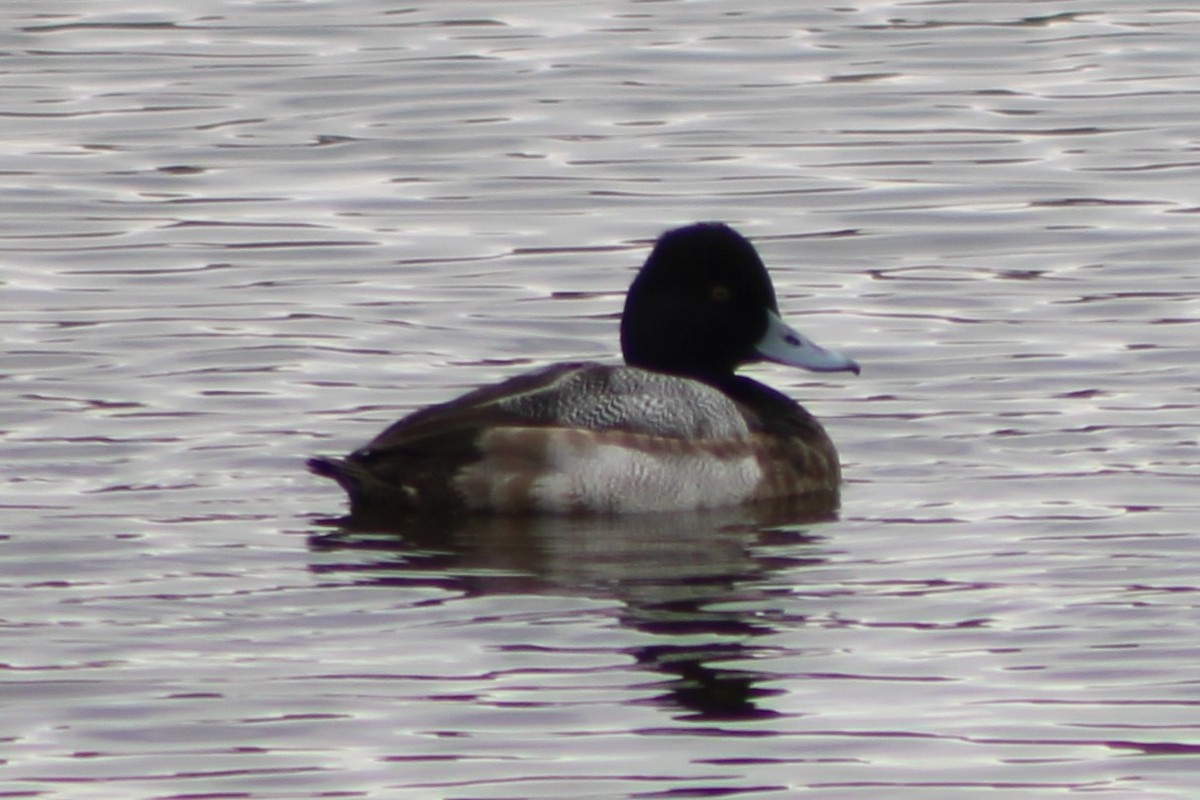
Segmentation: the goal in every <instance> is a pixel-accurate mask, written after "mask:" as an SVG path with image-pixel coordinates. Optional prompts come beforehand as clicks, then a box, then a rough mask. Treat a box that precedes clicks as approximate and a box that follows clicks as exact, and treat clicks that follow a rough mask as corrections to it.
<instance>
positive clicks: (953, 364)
mask: <svg viewBox="0 0 1200 800" xmlns="http://www.w3.org/2000/svg"><path fill="white" fill-rule="evenodd" d="M0 18H2V19H3V23H4V24H3V26H0V51H2V52H3V54H4V58H3V61H2V62H0V79H2V81H3V86H4V96H5V103H4V105H3V108H2V109H0V186H2V189H3V190H2V192H0V204H2V205H3V214H2V215H0V297H3V303H2V304H0V326H2V327H0V332H2V334H3V343H4V346H3V357H2V361H0V388H2V389H3V391H2V392H0V442H2V448H3V449H2V452H3V456H4V457H3V459H2V460H0V486H2V487H3V488H2V490H0V491H2V494H0V508H2V510H3V517H2V518H3V526H2V530H0V796H2V797H39V798H42V797H45V798H113V797H120V798H199V797H205V798H217V797H239V798H318V797H322V798H327V797H371V798H456V799H467V798H471V799H474V798H572V799H573V800H581V799H582V798H609V797H631V798H632V797H638V798H683V797H726V796H732V797H749V798H755V800H760V799H761V800H768V799H769V800H775V799H776V798H794V797H803V798H807V799H808V800H825V799H826V798H878V797H888V798H890V799H891V800H900V799H904V798H912V799H913V800H941V799H942V798H945V799H946V800H951V799H953V800H960V799H961V798H966V797H976V796H978V797H986V798H989V799H991V798H995V799H996V800H1000V799H1003V800H1008V799H1009V798H1034V797H1036V798H1045V797H1065V796H1080V795H1082V796H1089V797H1091V796H1096V797H1104V798H1121V799H1122V800H1125V799H1128V800H1162V799H1163V798H1195V797H1197V796H1198V794H1200V777H1198V776H1200V673H1198V671H1197V664H1198V663H1200V624H1198V623H1200V536H1198V531H1197V523H1196V519H1197V512H1198V510H1200V491H1198V489H1200V483H1198V481H1197V478H1198V477H1200V445H1198V441H1200V438H1198V429H1200V411H1198V408H1197V407H1198V404H1200V393H1198V387H1200V380H1198V379H1197V377H1196V373H1197V367H1196V364H1197V358H1198V347H1197V342H1198V340H1200V337H1198V334H1200V281H1198V275H1200V271H1198V270H1197V268H1196V264H1195V260H1196V257H1197V253H1198V252H1200V247H1198V243H1200V241H1198V237H1197V222H1198V221H1200V216H1198V214H1200V196H1198V191H1197V186H1198V185H1200V88H1198V87H1200V52H1198V50H1197V47H1196V43H1197V41H1200V8H1198V7H1196V6H1195V5H1194V4H1191V3H1186V2H1185V3H1174V4H1170V3H1154V2H1150V3H1120V2H1113V1H1112V0H1097V1H1096V2H1093V3H1090V4H1088V5H1084V6H1081V5H1078V4H1071V3H1066V2H1057V0H1045V1H1044V2H1028V1H1025V2H990V1H984V2H971V3H965V2H964V3H930V2H875V0H854V1H853V2H849V3H834V4H829V5H824V4H819V3H814V4H805V3H794V2H784V1H783V0H756V1H755V2H746V3H738V4H726V3H717V2H685V1H684V0H661V1H659V2H638V1H637V0H589V2H587V3H583V2H576V1H572V0H567V1H566V2H548V1H547V2H512V3H487V2H457V1H455V0H451V1H449V2H439V3H419V2H418V3H412V4H407V5H404V4H396V3H393V2H381V1H375V0H354V1H352V2H339V3H335V2H302V1H301V0H296V1H295V2H285V1H281V2H251V1H250V0H241V1H239V2H235V1H234V0H229V1H228V2H221V1H220V0H187V2H183V0H159V1H158V2H155V3H152V4H145V3H134V2H107V3H95V2H82V1H76V2H71V0H46V1H45V2H38V3H10V4H7V5H6V6H5V7H4V8H3V9H2V10H0ZM698 219H721V220H725V221H727V222H729V223H731V224H733V225H734V226H735V227H737V228H738V229H739V230H741V231H743V232H744V233H746V234H747V235H748V236H750V237H751V238H752V239H754V241H755V242H756V243H757V244H758V246H759V248H760V251H761V252H762V254H763V256H764V258H765V260H766V261H767V263H768V265H769V266H770V267H771V270H772V274H773V276H774V279H775V284H776V287H777V290H778V292H779V295H780V303H781V306H782V307H783V310H784V312H785V316H787V317H789V318H790V319H791V320H792V321H793V322H796V323H798V326H799V327H800V328H801V329H803V330H804V331H805V332H807V333H809V334H811V335H812V336H813V337H814V338H815V339H816V340H817V341H819V342H822V343H824V344H826V345H828V346H831V347H837V348H838V349H841V350H843V351H844V352H846V353H848V354H851V355H853V356H854V357H855V358H856V359H857V360H858V361H859V362H861V363H862V365H863V367H864V371H863V374H862V375H861V376H859V377H854V376H851V375H841V374H839V375H831V376H819V375H812V374H808V373H800V372H795V371H789V370H786V369H783V368H775V367H756V368H754V369H752V370H751V372H752V373H753V374H755V375H756V376H758V377H760V378H761V379H762V380H765V381H767V382H769V383H771V384H773V385H775V386H777V387H779V388H781V389H784V390H786V391H787V392H788V393H789V394H790V395H792V396H794V397H796V398H797V399H799V400H801V401H802V402H804V403H805V405H806V406H807V407H808V408H810V409H811V410H812V411H813V412H814V413H816V414H817V415H818V416H819V417H820V418H821V419H822V420H824V421H825V422H826V424H827V427H828V429H829V430H830V433H831V434H832V436H833V438H834V440H835V441H836V442H837V443H838V447H839V449H840V451H841V453H842V456H843V460H844V462H845V464H844V466H845V473H846V477H847V484H846V487H845V490H844V492H843V496H842V503H841V507H840V509H839V510H838V512H837V513H836V514H834V515H824V516H821V515H805V514H791V515H787V516H780V517H775V518H762V517H758V516H754V515H750V514H749V513H748V512H745V511H731V512H729V513H728V514H720V515H715V516H709V517H691V516H689V515H664V516H658V515H650V516H647V517H642V518H629V519H614V520H602V521H596V520H592V521H587V520H574V521H564V520H557V521H556V520H545V521H537V522H530V521H526V522H519V521H511V520H510V521H503V520H493V521H489V522H485V523H480V524H477V525H472V526H464V527H461V528H459V529H456V530H444V529H439V530H431V531H425V532H424V533H425V535H424V536H419V537H412V536H409V537H405V538H401V537H397V536H395V535H389V534H387V533H382V532H353V531H345V530H341V529H339V528H337V527H335V526H332V525H331V524H330V523H328V522H327V521H326V520H328V518H331V517H336V516H338V515H339V514H341V513H342V512H343V510H344V507H345V506H344V498H343V497H342V495H341V493H340V492H339V491H338V490H337V488H336V487H335V486H333V485H332V484H330V483H328V482H325V481H321V480H319V479H317V478H315V477H312V476H310V475H308V474H306V473H305V472H304V470H303V466H302V465H303V460H304V458H305V457H307V456H309V455H311V454H315V453H334V454H336V453H341V452H345V451H347V450H349V449H351V448H353V447H355V446H357V445H359V444H361V443H362V442H364V441H365V440H366V439H368V438H370V437H371V436H372V435H374V434H375V433H376V432H377V431H378V430H379V429H380V428H382V427H383V425H385V424H386V423H388V422H390V421H391V420H393V419H395V418H398V417H399V416H401V415H403V414H404V413H406V412H408V411H410V410H412V409H415V408H418V407H420V406H422V405H425V404H427V403H430V402H435V401H438V400H444V399H447V398H449V397H452V396H454V395H455V394H457V393H459V392H461V391H463V390H464V389H466V388H468V387H470V386H473V385H476V384H478V383H481V382H485V381H491V380H496V379H499V378H501V377H504V376H507V375H510V374H513V373H514V372H516V371H519V370H523V369H527V368H529V367H531V366H536V365H540V364H545V363H549V362H553V361H557V360H564V359H579V358H588V359H601V360H615V359H617V358H618V357H619V353H618V349H617V334H616V330H617V320H618V315H619V311H620V307H621V302H622V299H623V296H624V292H625V289H626V287H627V286H628V283H629V280H630V279H631V277H632V275H633V272H634V270H635V269H636V268H637V267H638V266H639V265H640V263H641V261H642V259H643V258H644V257H645V254H646V251H647V247H648V245H649V243H650V242H651V241H652V240H653V239H654V237H655V236H656V235H657V234H658V233H659V232H660V231H661V230H663V229H665V228H667V227H671V226H674V225H677V224H681V223H686V222H689V221H693V220H698Z"/></svg>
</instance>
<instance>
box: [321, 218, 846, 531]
mask: <svg viewBox="0 0 1200 800" xmlns="http://www.w3.org/2000/svg"><path fill="white" fill-rule="evenodd" d="M621 349H622V351H623V352H624V355H625V365H624V366H618V365H607V364H597V363H593V362H578V363H569V364H555V365H552V366H548V367H544V368H542V369H538V370H535V371H532V372H527V373H524V374H521V375H517V376H515V377H513V378H509V379H508V380H506V381H503V382H501V383H498V384H494V385H491V386H484V387H482V388H479V389H476V390H475V391H472V392H469V393H467V394H465V395H463V396H462V397H459V398H457V399H455V400H451V401H450V402H447V403H442V404H440V405H435V406H431V407H429V408H425V409H422V410H420V411H417V412H415V413H413V414H411V415H409V416H407V417H405V418H404V419H401V420H400V421H399V422H396V423H394V424H393V425H391V426H390V427H388V428H387V429H386V430H384V431H383V432H382V433H381V434H379V435H378V436H377V437H375V439H373V440H372V441H371V442H369V443H368V444H367V445H366V446H364V447H362V448H359V449H358V450H355V451H354V452H353V453H351V454H350V455H349V456H347V457H345V458H324V457H319V458H313V459H310V460H309V462H308V468H309V470H311V471H312V472H313V473H315V474H317V475H321V476H324V477H327V478H332V479H333V480H335V481H337V482H338V483H339V484H340V485H341V486H342V488H343V489H345V490H346V492H347V493H348V494H349V496H350V504H351V509H352V511H355V512H359V511H371V512H376V511H398V512H443V511H474V512H482V513H552V514H553V513H625V512H641V511H666V510H685V509H689V510H690V509H701V508H712V507H718V506H727V505H735V504H739V503H747V502H752V501H756V500H768V499H778V498H785V497H792V496H796V495H803V494H808V493H816V492H836V491H837V487H838V485H839V483H840V481H841V469H840V467H839V464H838V455H837V451H836V450H835V449H834V446H833V442H832V441H830V439H829V436H828V435H827V434H826V433H825V430H824V429H823V428H822V427H821V425H820V423H818V422H817V420H816V419H815V418H814V417H813V416H812V415H811V414H809V413H808V412H807V411H806V410H805V409H804V408H803V407H801V406H800V405H798V404H797V403H796V402H794V401H793V400H791V399H790V398H788V397H786V396H784V395H783V394H781V393H780V392H777V391H775V390H774V389H771V388H770V387H768V386H765V385H763V384H761V383H758V382H757V381H754V380H751V379H750V378H746V377H743V376H739V375H735V374H734V370H735V369H737V368H738V367H739V366H741V365H743V364H748V363H751V362H755V361H762V360H768V361H775V362H778V363H781V364H790V365H794V366H799V367H805V368H807V369H810V370H816V371H839V370H849V371H851V372H855V373H857V372H858V365H857V364H856V363H855V362H854V361H853V360H851V359H849V358H847V357H845V356H843V355H840V354H838V353H835V352H832V351H829V350H825V349H822V348H820V347H818V346H817V345H815V344H813V343H812V342H811V341H809V340H808V339H807V338H805V337H804V336H802V335H801V334H800V333H798V332H797V331H795V330H793V329H792V328H790V327H788V326H787V325H786V324H785V323H784V322H783V320H781V319H780V317H779V306H778V303H777V302H776V299H775V290H774V288H773V287H772V285H771V279H770V277H769V276H768V275H767V270H766V267H764V266H763V263H762V260H761V259H760V258H759V256H758V253H757V252H756V251H755V249H754V247H753V245H751V244H750V242H749V241H747V240H746V239H745V238H744V237H742V236H741V235H740V234H738V233H737V232H735V231H734V230H733V229H732V228H729V227H728V226H726V225H723V224H720V223H699V224H695V225H689V226H687V227H683V228H678V229H675V230H671V231H667V232H666V233H664V234H663V235H662V236H661V237H659V239H658V241H657V242H656V244H655V245H654V249H653V250H652V252H651V253H650V256H649V258H647V260H646V263H645V265H644V266H643V267H642V269H641V271H640V272H639V273H638V275H637V277H636V278H635V279H634V281H633V285H632V286H631V287H630V289H629V294H628V296H627V297H626V300H625V311H624V313H623V315H622V317H621Z"/></svg>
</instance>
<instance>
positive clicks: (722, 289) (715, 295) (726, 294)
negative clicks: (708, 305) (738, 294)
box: [709, 283, 733, 303]
mask: <svg viewBox="0 0 1200 800" xmlns="http://www.w3.org/2000/svg"><path fill="white" fill-rule="evenodd" d="M709 296H710V297H712V299H713V300H716V301H717V302H718V303H728V302H729V298H731V297H733V293H732V292H730V291H729V287H728V286H725V285H723V284H720V283H718V284H717V285H716V286H714V287H712V291H711V292H710V293H709Z"/></svg>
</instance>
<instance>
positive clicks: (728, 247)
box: [621, 222, 858, 383]
mask: <svg viewBox="0 0 1200 800" xmlns="http://www.w3.org/2000/svg"><path fill="white" fill-rule="evenodd" d="M621 349H622V351H623V352H624V354H625V361H626V362H627V363H628V364H630V365H631V366H636V367H642V368H644V369H651V370H655V371H657V372H667V373H673V374H677V375H687V376H690V377H696V378H700V379H702V380H706V381H709V382H712V383H720V382H722V380H724V379H725V378H728V377H729V376H730V375H732V374H733V372H734V370H735V369H737V367H739V366H741V365H742V364H747V363H751V362H754V361H762V360H771V361H778V362H780V363H785V364H793V365H795V366H801V367H806V368H808V369H814V370H821V371H833V370H852V371H854V372H857V371H858V365H857V364H855V363H854V362H853V361H852V360H850V359H848V358H846V357H845V356H842V355H839V354H837V353H833V352H830V351H828V350H824V349H822V348H820V347H818V346H817V345H815V344H813V343H812V342H810V341H808V340H807V339H806V338H805V337H804V336H802V335H801V334H800V333H798V332H796V331H794V330H792V329H791V328H789V327H788V326H787V325H785V324H784V323H783V321H782V320H781V319H780V318H779V305H778V303H777V302H776V299H775V289H774V287H773V286H772V285H771V278H770V276H769V275H768V274H767V268H766V267H765V266H764V265H763V262H762V259H761V258H759V256H758V253H757V251H755V249H754V246H753V245H752V244H750V242H749V241H748V240H747V239H746V238H745V237H744V236H742V235H741V234H739V233H737V232H736V231H734V230H733V229H732V228H730V227H729V226H727V225H723V224H721V223H715V222H705V223H697V224H695V225H688V226H686V227H683V228H676V229H674V230H670V231H667V232H666V233H664V234H663V235H662V236H660V237H659V239H658V242H657V243H655V245H654V249H653V250H652V251H651V253H650V256H649V257H648V258H647V259H646V263H645V265H644V266H643V267H642V269H641V271H640V272H639V273H638V275H637V277H636V278H635V279H634V281H633V285H632V286H630V288H629V294H628V296H627V297H626V299H625V311H624V314H623V315H622V317H621Z"/></svg>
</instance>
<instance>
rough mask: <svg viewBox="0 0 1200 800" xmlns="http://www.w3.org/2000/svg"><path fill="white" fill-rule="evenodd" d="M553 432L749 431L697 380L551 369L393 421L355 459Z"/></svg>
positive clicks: (614, 369) (589, 368)
mask: <svg viewBox="0 0 1200 800" xmlns="http://www.w3.org/2000/svg"><path fill="white" fill-rule="evenodd" d="M501 427H533V428H540V427H554V428H569V429H574V430H585V431H625V432H628V433H638V434H645V435H648V436H661V437H673V438H687V439H708V438H726V437H740V436H745V435H746V434H747V433H748V428H747V426H746V422H745V418H744V416H743V415H742V412H741V411H740V410H739V409H738V406H737V405H736V404H735V403H733V402H732V401H730V400H729V398H727V397H726V396H725V395H724V394H722V393H721V392H720V391H718V390H716V389H714V388H712V387H710V386H707V385H706V384H703V383H700V382H698V381H693V380H689V379H686V378H679V377H675V376H672V375H664V374H661V373H657V372H650V371H647V370H642V369H637V368H634V367H625V366H612V365H605V364H596V363H591V362H582V363H572V364H556V365H554V366H551V367H547V368H545V369H541V370H536V371H534V372H527V373H524V374H521V375H517V376H515V377H513V378H509V379H508V380H506V381H503V382H501V383H497V384H492V385H490V386H484V387H481V388H479V389H476V390H475V391H472V392H469V393H467V394H465V395H463V396H461V397H458V398H456V399H454V400H451V401H450V402H448V403H442V404H441V405H436V406H431V407H429V408H425V409H422V410H420V411H417V412H416V413H414V414H411V415H409V416H408V417H405V418H404V419H402V420H400V421H399V422H396V423H395V424H393V425H391V426H390V427H388V428H387V429H386V430H384V431H383V432H382V433H380V434H379V435H378V436H377V437H376V438H375V439H374V440H372V441H371V442H370V443H369V444H367V445H366V446H365V447H363V448H362V449H361V450H359V451H358V452H357V453H356V454H355V455H356V456H365V455H367V454H377V453H380V452H383V451H390V450H397V449H399V450H414V449H421V448H424V447H430V446H436V447H438V448H442V447H446V446H451V447H454V446H456V445H457V446H468V447H469V446H470V444H471V442H470V440H471V439H472V438H473V436H474V435H475V434H477V433H478V432H479V431H482V430H485V429H491V428H501Z"/></svg>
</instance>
